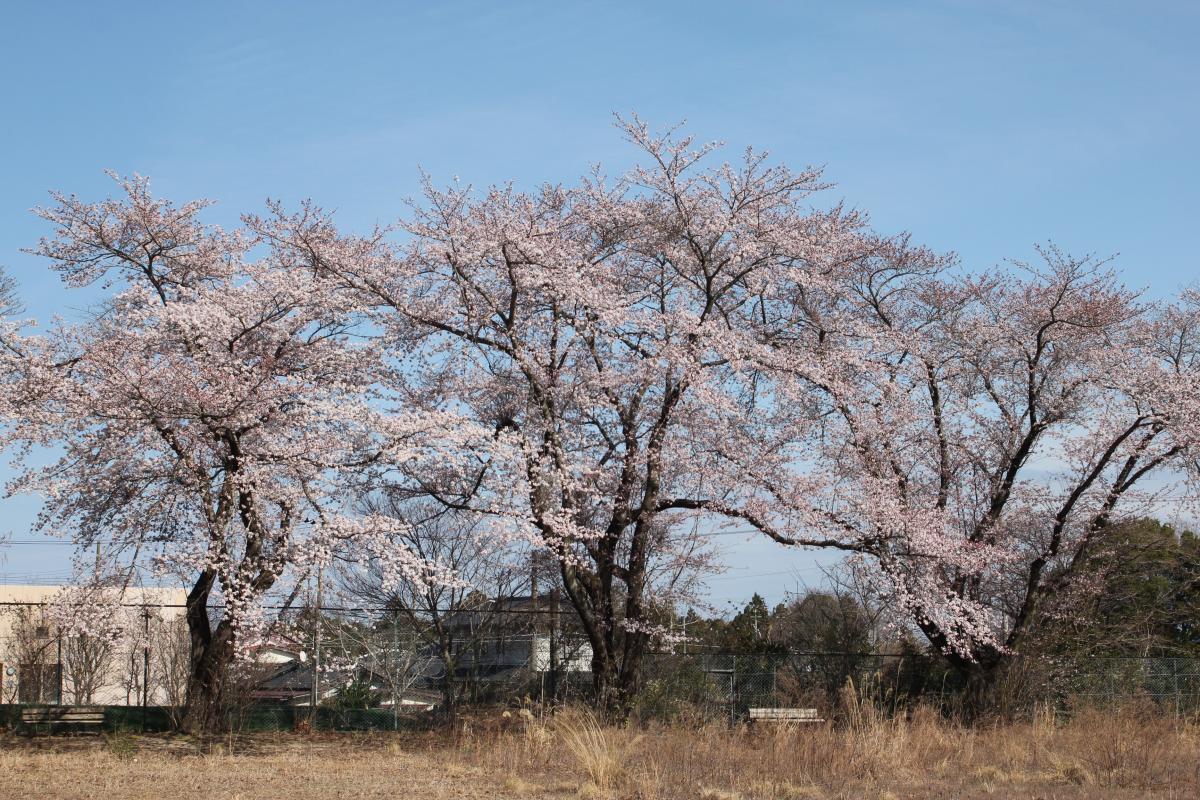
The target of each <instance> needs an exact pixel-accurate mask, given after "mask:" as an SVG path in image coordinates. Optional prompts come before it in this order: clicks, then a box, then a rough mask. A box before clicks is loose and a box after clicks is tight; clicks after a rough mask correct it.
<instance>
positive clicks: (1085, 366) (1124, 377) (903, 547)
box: [745, 246, 1200, 699]
mask: <svg viewBox="0 0 1200 800" xmlns="http://www.w3.org/2000/svg"><path fill="white" fill-rule="evenodd" d="M1040 255H1041V263H1039V264H1037V265H1030V264H1014V265H1011V266H1010V268H1009V269H1006V270H1002V271H993V272H988V273H985V274H982V275H976V276H971V275H964V274H962V273H953V274H949V273H939V272H927V271H925V270H920V269H913V268H912V266H911V265H903V264H897V263H895V262H894V261H892V262H878V261H876V260H875V259H873V258H872V259H865V260H863V261H861V262H860V263H859V264H858V267H857V269H856V273H855V274H854V275H853V277H852V285H853V287H854V291H853V293H852V296H853V297H856V298H857V300H856V302H855V307H856V309H857V312H858V314H859V316H860V317H861V319H862V320H863V322H864V323H865V324H866V325H868V326H869V329H868V330H867V331H865V332H863V335H862V336H861V338H859V340H858V341H853V340H849V339H847V340H846V341H845V342H844V343H843V345H842V347H841V349H842V350H843V351H845V352H847V353H850V354H853V358H850V357H847V358H846V361H845V363H846V364H848V365H850V367H849V368H848V369H846V370H844V371H843V373H842V375H841V376H840V379H839V380H837V381H832V382H831V381H829V380H828V379H827V378H828V376H827V375H824V374H809V373H808V372H807V370H806V369H805V368H803V366H801V365H802V364H803V359H804V358H806V357H807V355H808V354H809V353H811V352H812V347H813V345H814V341H809V342H807V343H806V342H804V341H800V340H798V341H796V342H794V343H793V345H792V346H795V347H797V348H798V351H797V352H796V353H795V357H794V359H793V361H792V362H791V363H788V362H787V361H786V360H785V361H784V362H777V363H776V364H775V370H774V371H775V375H776V380H777V381H778V385H779V386H780V387H781V389H782V391H783V393H784V394H787V395H789V396H792V397H796V398H804V399H805V400H806V401H807V402H813V403H815V404H816V405H815V406H814V408H815V409H817V410H819V411H820V413H821V415H822V418H823V419H824V420H825V424H824V425H823V426H822V429H821V430H820V431H819V433H818V432H817V431H813V434H814V435H813V436H812V437H811V438H810V439H809V440H808V446H807V456H806V462H807V464H806V468H805V469H804V470H803V472H802V474H801V475H800V477H801V479H802V482H803V483H804V484H807V485H808V486H809V487H810V489H815V490H816V493H815V494H814V495H813V496H814V497H819V498H820V501H821V502H822V504H823V505H824V507H825V508H827V509H828V510H829V511H830V513H831V515H833V516H835V517H836V523H837V526H840V527H841V528H842V530H841V531H840V532H838V535H839V536H840V537H842V538H843V540H844V541H846V542H847V543H853V545H854V550H855V551H856V552H855V555H854V557H853V558H854V559H855V560H856V561H857V563H858V564H859V565H860V566H863V567H866V568H868V569H869V570H870V571H871V572H872V574H873V576H874V578H875V585H876V587H877V588H878V589H879V590H880V591H881V592H882V593H883V594H884V595H886V596H888V597H890V598H891V599H892V600H894V601H895V602H897V603H898V604H899V606H900V607H902V608H903V609H904V610H905V611H906V612H907V613H908V615H909V616H910V618H911V619H912V621H913V622H914V623H915V624H916V625H917V626H918V627H919V628H920V630H921V631H922V632H923V633H924V634H925V636H926V637H927V638H928V639H929V640H930V642H932V643H933V644H934V645H936V646H937V647H938V648H940V649H941V650H942V651H944V652H945V653H946V654H947V655H948V656H949V657H950V659H951V661H952V662H953V663H954V664H955V665H956V666H958V667H959V668H960V669H961V670H962V671H963V672H965V673H967V674H968V676H969V677H970V678H971V680H972V682H973V683H974V684H975V687H976V688H977V689H980V690H985V689H986V687H987V686H988V685H989V684H990V683H991V682H992V680H993V679H994V678H995V677H996V676H997V674H998V672H999V671H1000V669H1001V668H1002V667H1003V665H1004V664H1005V662H1006V659H1007V657H1008V656H1009V655H1011V654H1013V653H1016V652H1019V651H1020V649H1021V645H1022V643H1023V641H1024V639H1025V637H1026V636H1027V634H1028V632H1029V626H1030V624H1031V622H1032V620H1033V619H1034V618H1035V617H1036V616H1037V614H1036V612H1037V611H1038V610H1039V609H1041V610H1043V611H1047V610H1052V609H1053V607H1054V605H1055V604H1059V605H1060V606H1061V605H1062V603H1061V599H1062V598H1063V596H1064V593H1065V592H1067V591H1068V590H1072V591H1079V590H1081V589H1083V590H1086V588H1087V582H1088V579H1089V576H1088V575H1087V574H1086V570H1084V569H1082V567H1083V565H1085V564H1086V562H1087V558H1088V556H1089V553H1091V552H1092V550H1093V548H1094V547H1095V546H1096V542H1097V541H1098V540H1099V539H1100V538H1101V533H1102V532H1103V531H1104V530H1106V529H1108V528H1109V527H1110V526H1112V525H1113V524H1114V523H1115V522H1119V521H1121V520H1124V519H1130V518H1136V517H1140V516H1143V515H1145V514H1147V513H1148V512H1151V511H1153V510H1154V509H1155V508H1157V507H1159V505H1158V504H1159V503H1160V502H1161V501H1162V498H1163V497H1164V496H1170V498H1171V500H1172V501H1177V500H1179V499H1186V498H1187V497H1188V496H1189V494H1188V492H1189V486H1190V485H1191V481H1192V479H1194V478H1195V477H1196V471H1195V468H1196V458H1197V444H1198V443H1200V439H1198V438H1197V421H1198V419H1200V404H1198V402H1197V398H1198V397H1200V394H1197V389H1198V388H1200V370H1198V367H1200V358H1198V356H1200V325H1198V324H1197V323H1198V321H1200V317H1198V316H1197V314H1196V306H1195V298H1194V295H1191V294H1185V296H1184V297H1183V298H1182V300H1181V302H1179V303H1176V304H1148V303H1142V302H1140V301H1139V298H1138V296H1137V294H1136V293H1134V292H1132V291H1130V290H1128V289H1126V288H1124V287H1123V286H1122V285H1121V284H1120V283H1119V281H1118V279H1117V276H1116V274H1115V273H1114V272H1113V270H1112V269H1111V267H1110V266H1109V265H1108V264H1106V263H1104V262H1097V261H1095V260H1094V259H1076V258H1071V257H1069V256H1067V255H1066V254H1064V253H1062V252H1061V251H1059V250H1058V249H1056V248H1054V247H1052V246H1051V247H1046V248H1043V249H1042V250H1041V251H1040ZM812 319H813V325H814V334H813V335H814V336H815V337H816V339H820V338H822V337H825V336H826V335H834V336H836V335H837V334H836V332H835V331H833V330H832V329H830V328H828V327H827V326H825V325H824V324H823V323H822V322H821V320H820V319H819V317H818V316H817V315H813V317H812ZM789 384H790V385H789ZM745 466H746V469H747V470H748V471H752V472H754V473H755V474H758V475H759V476H760V477H761V478H762V479H763V480H762V483H761V484H760V485H769V486H771V491H772V492H773V494H774V495H775V497H776V499H777V501H778V503H779V505H778V509H779V510H780V511H782V512H783V516H785V517H786V516H788V515H789V514H790V511H791V509H793V508H796V507H797V506H796V503H795V499H796V494H795V486H796V484H794V483H793V482H790V481H788V480H778V479H773V478H771V477H770V475H767V474H763V469H764V467H765V468H766V469H768V470H779V472H778V474H780V475H786V474H788V473H786V472H785V471H784V470H783V469H782V467H783V465H781V464H766V465H762V464H746V465H745ZM815 476H820V477H822V478H823V484H824V485H823V486H817V487H813V486H812V479H813V478H814V477H815ZM801 508H802V510H804V509H806V508H807V502H806V503H805V504H804V505H803V506H802V507H801ZM826 529H830V528H829V527H828V526H827V527H826ZM976 699H981V698H979V697H977V698H976Z"/></svg>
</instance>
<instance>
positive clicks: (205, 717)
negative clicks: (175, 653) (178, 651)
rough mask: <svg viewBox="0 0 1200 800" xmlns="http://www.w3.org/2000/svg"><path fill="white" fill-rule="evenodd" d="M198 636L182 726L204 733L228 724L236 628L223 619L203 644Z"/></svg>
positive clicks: (193, 644)
mask: <svg viewBox="0 0 1200 800" xmlns="http://www.w3.org/2000/svg"><path fill="white" fill-rule="evenodd" d="M196 638H197V637H196V636H195V635H193V637H192V657H191V662H190V664H191V670H190V674H189V675H188V686H187V703H186V705H185V706H184V710H183V718H182V720H181V721H180V727H181V728H182V729H183V730H184V731H185V732H186V733H190V734H193V735H196V736H203V735H206V734H210V733H216V732H218V731H221V730H223V729H224V728H225V726H226V723H227V719H226V711H227V710H228V709H227V708H226V701H227V698H226V688H227V683H228V680H229V666H230V664H231V663H232V661H233V631H232V629H231V628H230V627H229V625H228V624H226V623H225V622H222V623H221V624H219V625H218V626H217V629H216V631H214V632H213V633H212V635H211V636H209V637H207V641H206V642H205V643H203V644H201V645H200V646H199V647H197V642H196Z"/></svg>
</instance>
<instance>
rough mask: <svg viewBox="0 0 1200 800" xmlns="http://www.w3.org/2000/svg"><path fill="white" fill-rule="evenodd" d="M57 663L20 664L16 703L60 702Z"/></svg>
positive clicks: (59, 672) (60, 670) (59, 670)
mask: <svg viewBox="0 0 1200 800" xmlns="http://www.w3.org/2000/svg"><path fill="white" fill-rule="evenodd" d="M61 672H62V668H61V666H60V665H59V664H22V665H21V666H20V669H19V670H18V676H17V702H18V703H61V702H62V695H61V694H60V693H59V688H60V686H61V683H60V681H59V676H60V674H61Z"/></svg>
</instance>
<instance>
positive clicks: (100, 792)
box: [0, 693, 1200, 800]
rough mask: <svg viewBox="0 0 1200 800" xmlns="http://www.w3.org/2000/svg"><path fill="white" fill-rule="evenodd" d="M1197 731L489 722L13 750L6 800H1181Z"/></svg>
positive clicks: (900, 721) (1050, 721)
mask: <svg viewBox="0 0 1200 800" xmlns="http://www.w3.org/2000/svg"><path fill="white" fill-rule="evenodd" d="M1198 770H1200V726H1198V725H1197V724H1196V723H1194V722H1191V721H1186V720H1176V719H1172V718H1167V717H1163V716H1160V715H1158V714H1156V713H1155V712H1154V711H1153V709H1151V708H1149V707H1146V708H1140V707H1123V708H1117V709H1080V710H1077V711H1076V712H1075V713H1073V714H1071V715H1070V716H1069V717H1064V716H1060V715H1057V714H1055V713H1053V712H1051V711H1048V710H1046V711H1042V712H1041V713H1038V714H1036V715H1034V716H1033V718H1032V719H1029V720H1026V721H1023V722H1007V723H999V722H998V723H996V724H991V725H977V726H966V725H962V724H958V723H955V722H953V721H950V720H947V719H945V718H943V717H942V716H940V715H939V714H937V713H935V712H934V711H932V710H929V709H925V708H917V709H915V710H913V711H912V712H911V713H909V714H907V715H903V716H887V715H884V714H882V713H880V712H879V711H878V710H877V709H876V707H875V706H874V705H872V704H870V703H866V702H863V701H862V699H861V698H860V697H858V696H856V695H855V694H854V693H847V695H846V696H845V697H844V698H843V702H842V707H841V709H840V711H839V714H838V721H837V723H836V724H832V723H828V724H803V725H801V724H791V725H786V724H785V725H777V724H767V725H762V726H758V727H754V726H747V725H742V726H736V727H730V726H728V725H727V724H723V723H719V722H704V721H702V720H699V719H696V720H692V721H690V722H680V721H676V722H675V723H672V724H670V725H667V724H651V725H644V726H630V727H624V728H622V727H612V726H607V725H603V724H601V723H600V722H599V721H598V720H597V719H596V718H595V717H594V716H592V715H591V714H590V713H588V712H587V711H584V710H579V709H569V710H567V711H565V712H562V713H559V714H555V715H553V716H546V717H537V716H535V715H534V714H532V713H530V712H529V711H524V712H520V713H517V714H515V715H514V714H511V713H509V714H507V715H503V714H490V715H486V714H482V715H476V716H473V717H470V718H469V719H467V720H466V726H465V728H464V729H463V730H462V731H460V732H459V733H458V734H456V735H447V734H436V733H428V734H396V735H390V734H373V735H353V734H343V735H339V734H314V735H311V736H302V735H296V734H276V735H272V736H258V737H253V736H247V737H242V739H241V740H239V741H238V742H237V743H236V746H228V747H227V746H225V745H224V744H222V745H221V746H220V747H217V748H210V749H207V750H201V749H200V748H198V747H197V743H194V742H190V741H189V740H186V739H185V738H183V737H108V738H103V739H102V738H99V737H77V738H65V739H42V740H27V739H23V738H17V737H7V738H5V737H0V798H3V797H16V798H23V797H28V798H33V797H37V798H92V797H97V798H104V800H121V799H122V798H137V799H138V800H149V798H158V797H171V796H181V797H190V796H204V797H211V798H229V800H234V798H240V800H249V798H257V797H288V798H289V800H317V798H320V800H329V798H332V797H379V798H384V797H391V798H394V797H404V798H407V799H408V800H450V799H451V798H455V799H456V800H457V799H458V798H481V799H482V798H491V800H498V799H499V798H513V799H515V798H521V799H522V800H528V799H529V798H546V799H549V798H559V800H571V799H572V798H574V800H684V799H685V798H686V800H697V798H699V800H863V799H864V798H865V799H867V800H898V798H911V799H912V800H933V798H940V799H942V800H948V798H956V799H959V800H975V799H977V798H1005V799H1006V800H1007V799H1008V798H1029V799H1030V800H1032V799H1033V798H1042V799H1043V800H1050V798H1054V800H1084V799H1085V798H1086V800H1093V799H1096V800H1101V799H1106V798H1112V799H1114V800H1133V798H1161V799H1162V800H1183V798H1196V797H1200V774H1198Z"/></svg>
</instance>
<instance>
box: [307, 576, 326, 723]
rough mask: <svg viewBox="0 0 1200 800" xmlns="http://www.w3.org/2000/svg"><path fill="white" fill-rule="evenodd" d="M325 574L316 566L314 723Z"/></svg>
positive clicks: (311, 704) (318, 697)
mask: <svg viewBox="0 0 1200 800" xmlns="http://www.w3.org/2000/svg"><path fill="white" fill-rule="evenodd" d="M324 575H325V569H324V567H318V568H317V605H316V608H315V609H314V611H315V613H316V615H317V618H316V622H315V624H314V626H313V676H312V696H311V697H310V698H309V711H310V712H311V715H312V721H313V723H314V725H315V724H316V721H317V701H318V700H319V699H320V697H321V686H320V684H321V622H322V620H323V617H322V611H321V606H322V605H323V591H322V589H323V583H322V579H323V578H324Z"/></svg>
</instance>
